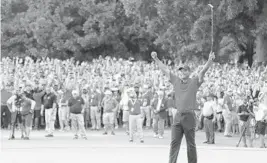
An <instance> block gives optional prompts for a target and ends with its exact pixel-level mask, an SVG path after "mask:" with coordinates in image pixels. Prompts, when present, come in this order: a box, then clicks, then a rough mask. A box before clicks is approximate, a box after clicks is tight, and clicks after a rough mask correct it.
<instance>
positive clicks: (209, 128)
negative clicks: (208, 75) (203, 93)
mask: <svg viewBox="0 0 267 163" xmlns="http://www.w3.org/2000/svg"><path fill="white" fill-rule="evenodd" d="M202 115H203V116H204V130H205V133H206V139H207V140H206V141H205V142H204V143H207V144H215V133H214V123H215V122H216V116H215V115H216V110H215V108H214V101H213V97H212V95H211V94H209V95H208V96H207V101H206V102H205V103H204V106H203V109H202Z"/></svg>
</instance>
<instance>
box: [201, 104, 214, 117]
mask: <svg viewBox="0 0 267 163" xmlns="http://www.w3.org/2000/svg"><path fill="white" fill-rule="evenodd" d="M213 113H214V102H213V101H207V102H205V103H204V106H203V109H202V115H203V116H211V115H212V114H213Z"/></svg>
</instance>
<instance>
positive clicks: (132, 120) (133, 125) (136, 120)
mask: <svg viewBox="0 0 267 163" xmlns="http://www.w3.org/2000/svg"><path fill="white" fill-rule="evenodd" d="M142 126H143V117H142V116H141V115H140V114H139V115H130V116H129V127H130V128H129V131H130V139H131V140H133V136H134V131H135V129H137V133H138V135H139V137H140V140H143V138H144V134H143V127H142Z"/></svg>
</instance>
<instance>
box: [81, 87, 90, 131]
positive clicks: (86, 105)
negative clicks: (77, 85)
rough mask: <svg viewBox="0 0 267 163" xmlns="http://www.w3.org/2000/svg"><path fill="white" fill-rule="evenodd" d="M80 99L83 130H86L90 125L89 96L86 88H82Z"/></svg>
mask: <svg viewBox="0 0 267 163" xmlns="http://www.w3.org/2000/svg"><path fill="white" fill-rule="evenodd" d="M82 98H83V100H84V124H85V129H88V128H89V123H91V122H90V96H89V93H88V86H85V87H83V89H82Z"/></svg>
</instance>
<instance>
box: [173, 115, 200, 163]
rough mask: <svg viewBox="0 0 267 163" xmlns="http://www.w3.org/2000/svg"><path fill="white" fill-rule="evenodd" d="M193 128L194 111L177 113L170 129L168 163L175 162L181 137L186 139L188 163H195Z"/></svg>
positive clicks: (195, 151) (194, 125)
mask: <svg viewBox="0 0 267 163" xmlns="http://www.w3.org/2000/svg"><path fill="white" fill-rule="evenodd" d="M195 127H196V117H195V113H194V111H188V112H183V113H182V112H180V111H178V112H177V114H176V115H175V119H174V123H173V125H172V129H171V148H170V155H169V163H176V162H177V157H178V154H179V151H180V147H181V142H182V138H183V135H185V138H186V144H187V157H188V163H197V150H196V143H195Z"/></svg>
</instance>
